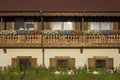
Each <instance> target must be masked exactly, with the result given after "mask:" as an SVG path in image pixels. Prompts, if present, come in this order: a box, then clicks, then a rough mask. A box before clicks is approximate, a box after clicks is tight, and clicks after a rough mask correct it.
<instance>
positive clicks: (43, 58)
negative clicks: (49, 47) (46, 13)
mask: <svg viewBox="0 0 120 80" xmlns="http://www.w3.org/2000/svg"><path fill="white" fill-rule="evenodd" d="M40 13H41V25H42V30H44V22H43V11H40ZM41 48H42V65H43V66H45V51H44V45H43V34H41Z"/></svg>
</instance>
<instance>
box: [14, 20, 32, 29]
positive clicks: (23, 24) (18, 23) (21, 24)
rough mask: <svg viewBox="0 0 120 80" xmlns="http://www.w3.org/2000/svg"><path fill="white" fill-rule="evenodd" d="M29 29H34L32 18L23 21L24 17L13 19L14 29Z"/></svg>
mask: <svg viewBox="0 0 120 80" xmlns="http://www.w3.org/2000/svg"><path fill="white" fill-rule="evenodd" d="M24 29H26V30H31V29H34V21H33V20H32V19H29V20H26V21H24V19H16V20H15V30H24Z"/></svg>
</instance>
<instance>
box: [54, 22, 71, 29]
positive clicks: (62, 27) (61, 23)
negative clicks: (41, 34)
mask: <svg viewBox="0 0 120 80" xmlns="http://www.w3.org/2000/svg"><path fill="white" fill-rule="evenodd" d="M54 23H60V25H61V27H60V25H59V28H55V25H56V24H54ZM66 24H68V25H70V27H68V29H67V28H65V25H66ZM52 30H73V22H52Z"/></svg>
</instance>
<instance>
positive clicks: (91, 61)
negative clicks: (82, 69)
mask: <svg viewBox="0 0 120 80" xmlns="http://www.w3.org/2000/svg"><path fill="white" fill-rule="evenodd" d="M88 67H89V68H95V59H94V58H88Z"/></svg>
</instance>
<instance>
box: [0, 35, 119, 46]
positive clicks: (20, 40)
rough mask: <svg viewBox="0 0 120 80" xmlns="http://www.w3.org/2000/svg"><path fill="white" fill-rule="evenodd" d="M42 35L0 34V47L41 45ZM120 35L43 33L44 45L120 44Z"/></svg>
mask: <svg viewBox="0 0 120 80" xmlns="http://www.w3.org/2000/svg"><path fill="white" fill-rule="evenodd" d="M41 38H42V37H41V35H6V36H5V35H0V47H30V46H31V47H41ZM119 44H120V35H75V36H73V35H43V47H88V46H91V47H96V46H97V47H99V46H103V47H104V46H108V47H109V46H118V47H120V46H119Z"/></svg>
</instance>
